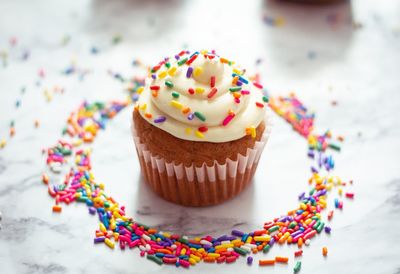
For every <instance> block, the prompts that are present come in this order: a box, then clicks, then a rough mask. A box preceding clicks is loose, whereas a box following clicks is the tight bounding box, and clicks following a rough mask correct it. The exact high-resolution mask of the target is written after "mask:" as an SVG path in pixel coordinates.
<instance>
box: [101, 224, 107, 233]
mask: <svg viewBox="0 0 400 274" xmlns="http://www.w3.org/2000/svg"><path fill="white" fill-rule="evenodd" d="M99 226H100V231H101V232H107V228H106V227H105V226H104V225H103V223H100V225H99Z"/></svg>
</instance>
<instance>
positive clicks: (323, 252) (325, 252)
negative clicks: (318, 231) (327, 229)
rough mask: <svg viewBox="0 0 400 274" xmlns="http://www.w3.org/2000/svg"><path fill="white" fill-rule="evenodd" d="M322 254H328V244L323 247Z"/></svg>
mask: <svg viewBox="0 0 400 274" xmlns="http://www.w3.org/2000/svg"><path fill="white" fill-rule="evenodd" d="M322 255H324V256H325V257H326V256H328V248H327V247H326V246H324V247H323V248H322Z"/></svg>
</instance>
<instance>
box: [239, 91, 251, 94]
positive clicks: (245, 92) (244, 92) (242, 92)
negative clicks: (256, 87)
mask: <svg viewBox="0 0 400 274" xmlns="http://www.w3.org/2000/svg"><path fill="white" fill-rule="evenodd" d="M240 93H241V94H242V95H249V94H250V91H248V90H242V91H241V92H240Z"/></svg>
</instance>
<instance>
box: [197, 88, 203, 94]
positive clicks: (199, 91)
mask: <svg viewBox="0 0 400 274" xmlns="http://www.w3.org/2000/svg"><path fill="white" fill-rule="evenodd" d="M195 91H196V93H197V94H202V93H203V92H204V88H196V89H195Z"/></svg>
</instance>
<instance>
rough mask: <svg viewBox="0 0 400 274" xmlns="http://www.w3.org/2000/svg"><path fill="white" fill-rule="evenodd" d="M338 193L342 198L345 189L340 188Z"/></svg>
mask: <svg viewBox="0 0 400 274" xmlns="http://www.w3.org/2000/svg"><path fill="white" fill-rule="evenodd" d="M338 193H339V195H340V196H342V194H343V189H342V188H341V187H339V189H338Z"/></svg>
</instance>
